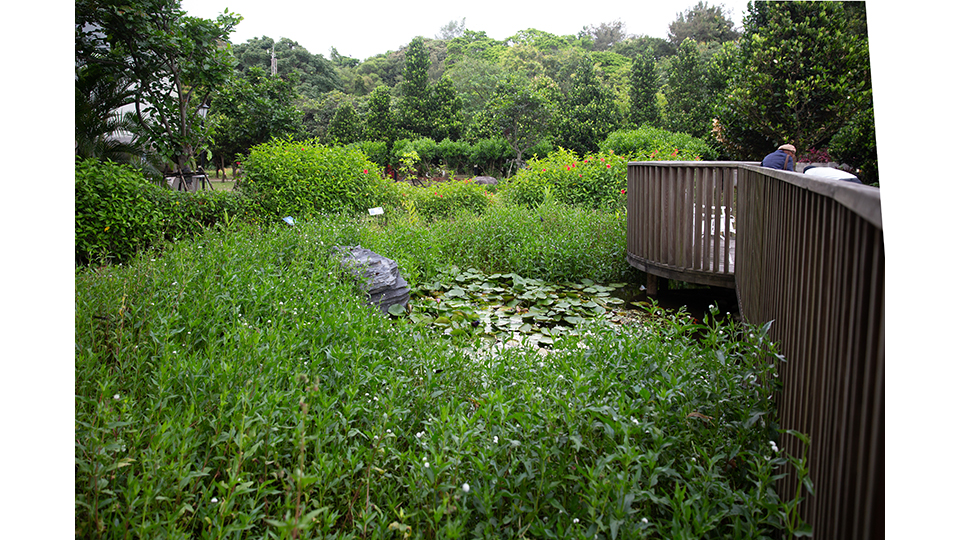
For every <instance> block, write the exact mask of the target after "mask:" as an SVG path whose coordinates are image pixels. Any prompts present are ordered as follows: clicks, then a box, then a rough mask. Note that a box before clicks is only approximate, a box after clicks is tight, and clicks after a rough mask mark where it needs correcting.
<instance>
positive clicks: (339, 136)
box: [327, 101, 363, 144]
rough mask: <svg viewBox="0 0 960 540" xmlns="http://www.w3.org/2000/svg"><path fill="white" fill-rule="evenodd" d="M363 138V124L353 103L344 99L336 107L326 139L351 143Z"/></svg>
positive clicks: (340, 142)
mask: <svg viewBox="0 0 960 540" xmlns="http://www.w3.org/2000/svg"><path fill="white" fill-rule="evenodd" d="M362 138H363V125H362V123H361V122H360V116H358V115H357V110H356V109H355V108H354V107H353V103H351V102H349V101H344V102H343V103H341V104H340V106H339V107H337V112H336V113H335V114H334V115H333V120H332V121H331V122H330V128H329V129H328V130H327V141H329V142H334V143H338V144H351V143H355V142H358V141H360V140H361V139H362Z"/></svg>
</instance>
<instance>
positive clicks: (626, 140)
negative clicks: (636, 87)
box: [600, 126, 719, 161]
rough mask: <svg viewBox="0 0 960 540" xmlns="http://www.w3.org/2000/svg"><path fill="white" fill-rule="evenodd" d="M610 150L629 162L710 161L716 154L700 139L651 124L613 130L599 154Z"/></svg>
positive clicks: (715, 157)
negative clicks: (636, 127) (631, 128)
mask: <svg viewBox="0 0 960 540" xmlns="http://www.w3.org/2000/svg"><path fill="white" fill-rule="evenodd" d="M610 151H613V153H614V154H617V155H619V156H624V157H626V158H627V159H629V160H631V161H697V160H701V159H703V160H708V161H709V160H715V159H717V156H718V155H719V154H718V153H717V151H716V150H715V149H714V148H713V147H711V146H710V145H709V144H707V143H706V142H705V141H704V140H703V139H698V138H696V137H693V136H690V135H687V134H686V133H674V132H672V131H667V130H665V129H659V128H655V127H650V126H641V127H640V128H639V129H633V130H619V131H614V132H613V133H611V134H610V135H609V136H608V137H607V139H606V140H605V141H603V142H602V143H601V144H600V152H601V153H608V152H610Z"/></svg>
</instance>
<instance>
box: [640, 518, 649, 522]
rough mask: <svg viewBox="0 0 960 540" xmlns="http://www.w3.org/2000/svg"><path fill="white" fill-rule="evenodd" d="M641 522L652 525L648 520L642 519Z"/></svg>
mask: <svg viewBox="0 0 960 540" xmlns="http://www.w3.org/2000/svg"><path fill="white" fill-rule="evenodd" d="M640 522H641V523H650V522H649V521H647V518H643V519H641V520H640Z"/></svg>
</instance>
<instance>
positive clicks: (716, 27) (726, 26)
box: [667, 0, 740, 46]
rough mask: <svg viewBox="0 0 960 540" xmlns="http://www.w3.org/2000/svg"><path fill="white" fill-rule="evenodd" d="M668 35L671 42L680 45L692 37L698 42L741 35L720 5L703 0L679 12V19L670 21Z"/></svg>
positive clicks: (735, 37)
mask: <svg viewBox="0 0 960 540" xmlns="http://www.w3.org/2000/svg"><path fill="white" fill-rule="evenodd" d="M669 28H670V31H669V32H668V34H667V35H668V37H669V38H670V42H671V43H673V44H674V45H677V46H679V45H680V44H681V43H683V40H685V39H687V38H690V39H692V40H693V41H695V42H697V43H706V42H710V41H717V42H721V43H722V42H724V41H732V40H735V39H737V38H738V37H740V32H737V31H736V30H734V29H733V21H732V20H730V19H728V18H727V16H726V15H725V14H724V12H723V8H722V7H719V6H708V5H707V3H706V2H703V1H702V0H701V1H700V2H698V3H697V5H696V6H694V7H692V8H690V9H688V10H687V11H685V12H684V13H678V14H677V20H675V21H673V22H672V23H670V27H669Z"/></svg>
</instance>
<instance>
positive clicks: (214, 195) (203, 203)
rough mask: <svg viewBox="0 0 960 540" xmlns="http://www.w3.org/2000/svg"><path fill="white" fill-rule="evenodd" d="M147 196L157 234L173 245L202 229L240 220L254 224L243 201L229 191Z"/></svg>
mask: <svg viewBox="0 0 960 540" xmlns="http://www.w3.org/2000/svg"><path fill="white" fill-rule="evenodd" d="M148 196H149V198H150V200H151V202H152V203H153V204H154V206H155V207H156V208H157V210H158V211H159V212H160V216H161V222H160V230H161V232H162V234H163V238H164V239H165V240H169V241H176V240H180V239H184V238H187V237H190V236H194V235H198V234H200V233H202V232H203V229H204V228H205V227H212V226H214V225H216V224H217V223H221V222H224V221H231V220H233V219H240V220H243V221H256V216H255V215H254V214H253V213H252V212H251V209H250V208H249V207H248V205H247V204H246V203H247V198H246V197H244V196H243V195H242V194H240V193H237V192H230V191H198V192H196V193H188V192H185V191H171V190H169V189H158V190H150V191H149V192H148Z"/></svg>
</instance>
